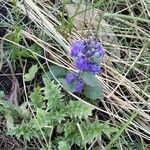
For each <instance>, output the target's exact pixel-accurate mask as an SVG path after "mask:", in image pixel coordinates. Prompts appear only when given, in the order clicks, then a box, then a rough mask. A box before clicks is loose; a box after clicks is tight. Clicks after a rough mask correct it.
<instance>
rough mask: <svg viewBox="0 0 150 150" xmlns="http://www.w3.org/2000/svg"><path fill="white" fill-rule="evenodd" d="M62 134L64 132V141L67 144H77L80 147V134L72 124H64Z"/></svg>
mask: <svg viewBox="0 0 150 150" xmlns="http://www.w3.org/2000/svg"><path fill="white" fill-rule="evenodd" d="M64 132H65V139H66V141H67V142H70V143H71V145H73V144H77V145H80V144H81V142H82V139H81V136H80V133H79V131H78V128H77V126H76V124H75V123H74V122H66V123H65V124H64Z"/></svg>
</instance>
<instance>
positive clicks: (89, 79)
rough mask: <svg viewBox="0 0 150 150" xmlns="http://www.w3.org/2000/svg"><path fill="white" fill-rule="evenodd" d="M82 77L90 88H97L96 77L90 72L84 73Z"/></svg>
mask: <svg viewBox="0 0 150 150" xmlns="http://www.w3.org/2000/svg"><path fill="white" fill-rule="evenodd" d="M80 77H81V79H83V81H84V82H85V83H86V84H87V85H89V86H92V87H94V86H97V84H98V81H97V79H96V77H95V75H94V74H92V73H90V72H83V73H82V74H81V75H80Z"/></svg>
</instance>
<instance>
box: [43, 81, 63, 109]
mask: <svg viewBox="0 0 150 150" xmlns="http://www.w3.org/2000/svg"><path fill="white" fill-rule="evenodd" d="M43 80H44V84H45V87H44V88H43V89H44V93H45V97H44V99H45V100H47V109H53V110H59V109H61V108H62V107H63V99H62V97H63V94H62V93H61V89H60V87H59V85H56V84H54V81H49V80H48V79H46V78H44V79H43Z"/></svg>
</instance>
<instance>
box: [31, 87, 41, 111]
mask: <svg viewBox="0 0 150 150" xmlns="http://www.w3.org/2000/svg"><path fill="white" fill-rule="evenodd" d="M30 98H31V101H32V104H33V105H34V107H35V108H42V106H43V96H42V95H41V88H40V87H39V86H38V87H36V88H35V89H34V91H33V92H32V93H31V95H30Z"/></svg>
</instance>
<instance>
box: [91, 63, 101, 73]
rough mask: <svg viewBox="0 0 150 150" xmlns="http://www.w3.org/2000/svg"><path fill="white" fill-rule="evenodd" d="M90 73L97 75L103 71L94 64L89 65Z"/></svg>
mask: <svg viewBox="0 0 150 150" xmlns="http://www.w3.org/2000/svg"><path fill="white" fill-rule="evenodd" d="M88 71H90V72H93V73H94V74H97V73H101V72H102V69H101V67H100V66H98V65H96V64H94V63H93V64H89V70H88Z"/></svg>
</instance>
